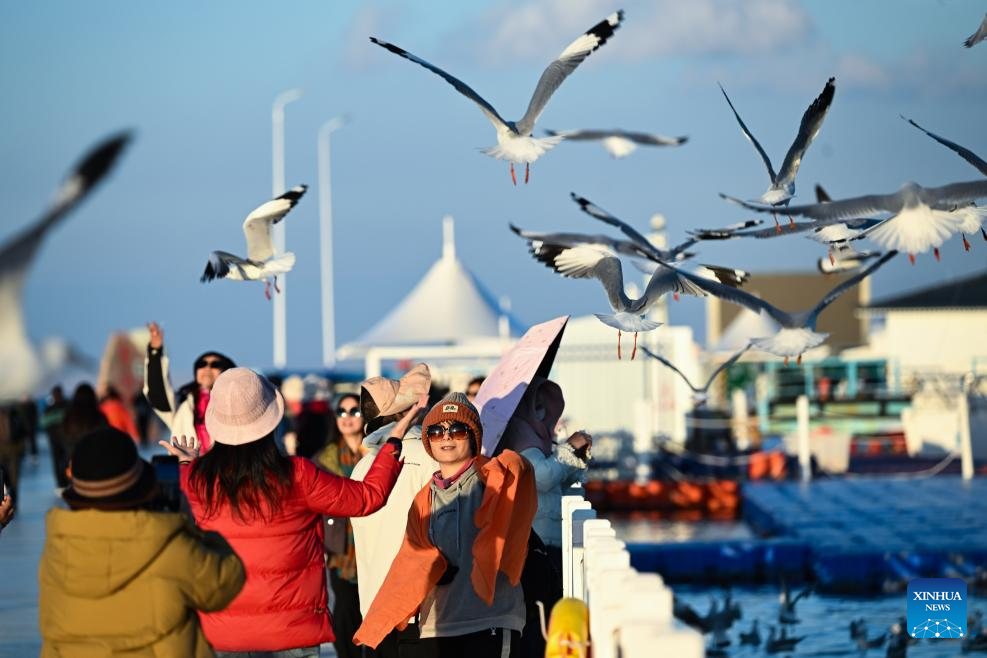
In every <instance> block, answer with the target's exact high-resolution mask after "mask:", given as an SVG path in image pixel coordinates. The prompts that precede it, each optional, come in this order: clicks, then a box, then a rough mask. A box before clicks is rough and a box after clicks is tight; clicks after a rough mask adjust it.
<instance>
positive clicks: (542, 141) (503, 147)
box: [370, 10, 624, 185]
mask: <svg viewBox="0 0 987 658" xmlns="http://www.w3.org/2000/svg"><path fill="white" fill-rule="evenodd" d="M623 20H624V12H623V10H621V11H617V12H614V13H613V14H610V15H609V16H607V17H606V18H605V19H603V20H602V21H600V22H599V23H597V24H596V25H594V26H593V27H591V28H590V29H589V30H587V31H586V33H585V34H583V35H581V36H580V37H579V38H578V39H576V40H575V41H573V42H572V43H570V44H569V45H568V46H567V47H566V49H565V50H563V51H562V54H561V55H559V57H558V59H556V60H555V61H554V62H552V63H551V64H549V65H548V67H547V68H546V69H545V71H544V72H543V73H542V74H541V78H540V79H539V80H538V86H537V87H535V93H534V94H532V96H531V101H530V102H529V103H528V109H527V111H526V112H525V113H524V116H523V117H521V118H520V119H519V120H518V121H507V120H505V119H504V118H503V117H501V116H500V114H498V113H497V110H496V109H494V106H493V105H491V104H490V103H488V102H487V101H486V100H485V99H484V98H483V97H482V96H480V95H479V94H478V93H476V92H475V91H473V89H472V88H471V87H470V86H469V85H467V84H466V83H465V82H463V81H462V80H459V79H458V78H455V77H453V76H451V75H449V74H448V73H446V72H445V71H443V70H442V69H440V68H439V67H437V66H434V65H432V64H429V63H428V62H426V61H425V60H423V59H421V58H420V57H416V56H415V55H412V54H411V53H409V52H408V51H407V50H404V49H403V48H400V47H398V46H395V45H394V44H391V43H387V42H386V41H380V40H379V39H376V38H375V37H370V40H371V41H372V42H374V43H376V44H377V45H378V46H381V47H383V48H386V49H387V50H389V51H391V52H392V53H394V54H395V55H400V56H401V57H404V58H405V59H407V60H410V61H412V62H415V63H416V64H419V65H421V66H423V67H425V68H426V69H428V70H429V71H431V72H432V73H435V74H436V75H438V76H441V77H442V78H443V79H445V81H446V82H448V83H449V84H451V85H452V86H453V87H455V88H456V91H458V92H459V93H461V94H462V95H464V96H466V98H469V99H470V100H472V101H473V102H474V103H476V104H477V105H479V106H480V110H481V111H482V112H483V114H485V115H486V117H487V118H488V119H489V120H490V122H491V123H492V124H493V125H494V128H495V129H496V130H497V146H491V147H490V148H487V149H484V150H483V153H485V154H486V155H489V156H491V157H494V158H497V159H498V160H507V161H508V162H510V164H511V180H513V181H514V184H515V185H517V176H516V174H515V173H514V163H515V162H516V163H518V164H521V163H524V182H525V183H527V182H528V174H529V167H530V165H531V163H532V162H534V161H535V160H537V159H538V158H539V157H541V156H542V155H543V154H544V153H545V152H546V151H548V150H550V149H551V148H552V147H554V146H555V145H556V144H558V143H559V142H560V141H562V137H560V136H558V135H556V136H554V137H544V138H538V137H532V136H531V131H532V130H533V129H534V127H535V121H537V120H538V117H539V115H541V113H542V111H543V110H544V109H545V105H547V104H548V100H549V99H550V98H551V97H552V94H554V93H555V90H556V89H558V88H559V85H561V84H562V82H563V81H564V80H565V79H566V78H567V77H569V75H570V74H571V73H572V72H573V71H575V70H576V67H577V66H579V65H580V64H581V63H582V62H583V60H584V59H586V58H587V57H589V55H590V53H592V52H593V51H594V50H596V49H597V48H599V47H600V46H602V45H603V44H605V43H606V42H607V40H608V39H609V38H610V37H612V36H613V33H614V30H616V29H617V28H618V27H620V24H621V22H622V21H623Z"/></svg>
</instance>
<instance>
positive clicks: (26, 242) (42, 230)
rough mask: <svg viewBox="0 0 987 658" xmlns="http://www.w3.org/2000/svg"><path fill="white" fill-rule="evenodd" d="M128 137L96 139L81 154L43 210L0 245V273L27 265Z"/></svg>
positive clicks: (93, 185) (110, 165) (114, 159)
mask: <svg viewBox="0 0 987 658" xmlns="http://www.w3.org/2000/svg"><path fill="white" fill-rule="evenodd" d="M131 138H132V135H131V133H130V132H122V133H118V134H116V135H113V136H112V137H109V138H107V139H106V140H104V141H102V142H100V143H99V144H97V145H96V146H95V147H93V148H92V149H90V150H89V151H88V152H87V153H86V154H85V155H84V156H83V158H82V160H80V161H79V162H78V163H77V164H76V165H75V167H73V168H72V171H71V173H69V175H68V176H66V177H65V180H63V181H62V183H61V185H59V186H58V189H57V190H56V191H55V197H54V199H53V200H52V202H51V205H49V207H48V210H47V211H45V214H44V215H43V216H41V217H40V218H39V219H37V220H36V221H35V222H34V223H33V224H32V225H30V226H29V227H28V228H26V229H25V230H24V231H22V232H21V233H19V234H18V235H17V237H15V238H13V239H12V240H10V241H9V242H7V243H5V244H3V245H0V276H2V275H6V274H8V273H9V272H12V271H13V270H15V269H22V268H26V267H27V265H28V263H29V262H30V261H31V260H32V259H33V258H34V254H35V253H36V252H37V250H38V248H39V247H40V246H41V242H42V241H43V240H44V236H45V234H47V232H48V230H49V229H51V228H52V227H53V226H54V225H55V224H57V223H58V221H59V220H61V219H62V218H63V217H65V216H66V215H67V214H68V213H69V212H70V211H72V210H73V209H74V208H75V207H76V206H78V205H79V203H81V202H82V200H83V199H85V198H86V196H88V195H89V193H90V192H92V191H93V189H95V188H96V186H97V184H98V183H99V182H100V181H102V180H103V178H105V177H106V174H108V173H109V172H110V170H111V169H112V168H113V165H114V164H116V162H117V160H118V159H119V157H120V154H121V153H122V152H123V149H124V147H126V146H127V144H128V143H129V142H130V140H131Z"/></svg>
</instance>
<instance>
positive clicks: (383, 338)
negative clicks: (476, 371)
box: [337, 217, 524, 360]
mask: <svg viewBox="0 0 987 658" xmlns="http://www.w3.org/2000/svg"><path fill="white" fill-rule="evenodd" d="M442 228H443V244H442V257H441V258H440V259H439V260H438V261H436V262H435V264H433V265H432V267H431V268H430V269H429V271H428V272H427V273H426V274H425V276H424V277H423V278H422V280H421V281H419V282H418V285H416V286H415V287H414V288H413V289H412V290H411V292H409V293H408V295H407V296H406V297H405V298H404V299H403V300H402V301H401V302H400V303H399V304H398V305H397V306H396V307H394V309H393V310H392V311H391V312H390V313H388V314H387V315H385V316H384V317H383V318H382V319H381V320H379V321H378V322H377V324H375V325H374V326H372V327H371V328H370V329H368V330H367V331H366V332H365V333H364V334H363V335H362V336H360V337H359V338H357V339H356V340H355V341H353V342H352V343H348V344H347V345H344V346H343V347H341V348H340V349H339V352H338V355H337V356H338V358H339V359H340V360H344V359H349V358H353V357H356V356H359V355H360V354H361V353H363V352H364V351H365V350H366V349H367V348H369V347H380V346H395V345H456V344H461V343H464V342H468V341H471V340H476V339H484V338H498V337H502V336H503V337H506V336H508V335H509V336H514V337H516V336H520V335H521V334H522V333H524V327H523V325H521V324H520V323H519V322H518V321H517V320H516V319H514V318H513V317H511V315H510V313H509V312H507V311H506V310H501V308H500V306H501V305H500V304H498V303H497V301H496V299H495V298H494V296H493V295H492V294H490V292H489V291H487V289H486V288H485V287H484V286H483V284H482V283H480V281H479V280H478V279H477V278H476V277H475V276H474V275H473V273H472V272H470V271H469V270H468V269H466V267H465V266H464V265H463V264H462V262H460V260H459V259H458V258H456V245H455V240H454V236H453V222H452V217H446V218H445V219H444V220H443V227H442ZM438 300H441V306H442V308H445V309H456V312H455V313H443V314H442V316H441V320H440V321H436V320H435V319H434V318H430V317H428V316H427V311H428V310H429V309H432V308H435V305H436V303H437V301H438ZM504 306H505V307H506V306H507V304H506V300H505V304H504Z"/></svg>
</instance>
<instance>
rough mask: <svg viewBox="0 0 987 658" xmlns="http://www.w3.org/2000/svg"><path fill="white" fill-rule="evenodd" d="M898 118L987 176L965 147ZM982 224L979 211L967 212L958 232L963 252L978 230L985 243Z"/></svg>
mask: <svg viewBox="0 0 987 658" xmlns="http://www.w3.org/2000/svg"><path fill="white" fill-rule="evenodd" d="M898 116H901V118H902V119H904V120H905V121H907V122H908V123H910V124H912V125H913V126H915V127H916V128H918V129H919V130H921V131H922V132H924V133H925V134H926V135H928V136H929V137H931V138H932V139H934V140H936V141H937V142H939V143H940V144H942V145H943V146H945V147H946V148H948V149H950V150H951V151H953V152H954V153H956V154H958V155H959V156H960V157H961V158H963V159H964V160H966V161H967V162H969V163H970V164H971V165H973V166H974V167H975V168H976V169H977V171H979V172H980V173H981V174H983V175H984V176H987V162H984V160H983V159H982V158H981V157H980V156H978V155H977V154H976V153H974V152H973V151H971V150H970V149H968V148H966V147H963V146H960V145H959V144H957V143H956V142H952V141H950V140H948V139H946V138H945V137H940V136H939V135H937V134H935V133H932V132H929V131H928V130H926V129H925V128H923V127H922V126H920V125H918V124H917V123H915V122H914V121H912V120H911V119H909V118H907V117H904V116H902V115H900V114H899V115H898ZM983 222H984V216H983V214H981V213H980V212H979V211H976V210H968V211H967V212H966V213H965V216H964V223H963V226H962V227H961V228H960V231H961V233H962V234H963V249H964V250H965V251H970V242H969V240H967V239H966V234H967V233H976V232H977V229H980V235H981V236H982V237H983V239H984V240H985V241H987V231H985V230H984V227H983Z"/></svg>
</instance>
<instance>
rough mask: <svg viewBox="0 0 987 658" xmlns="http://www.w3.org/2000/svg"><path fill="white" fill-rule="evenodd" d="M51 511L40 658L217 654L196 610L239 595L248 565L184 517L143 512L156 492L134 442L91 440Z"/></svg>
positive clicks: (79, 450) (101, 436)
mask: <svg viewBox="0 0 987 658" xmlns="http://www.w3.org/2000/svg"><path fill="white" fill-rule="evenodd" d="M70 471H71V479H72V480H71V485H70V486H69V487H68V488H67V489H66V490H65V492H64V493H63V494H62V496H63V498H64V499H65V501H66V502H67V503H68V505H69V507H70V508H71V509H69V510H65V509H52V510H51V511H49V512H48V515H47V519H46V522H47V536H46V538H45V547H44V553H43V554H42V556H41V565H40V567H39V580H40V586H41V592H40V599H39V616H40V627H41V637H42V642H43V644H42V649H41V656H42V658H56V657H58V658H63V657H64V658H71V657H74V656H78V657H80V658H89V657H96V656H99V657H101V658H103V657H106V658H109V657H111V656H123V655H126V656H127V657H128V658H139V657H144V656H147V657H151V656H155V657H158V656H188V657H195V658H208V657H211V656H214V655H215V654H214V653H213V650H212V647H210V646H209V643H208V642H207V641H206V638H205V636H204V635H203V634H202V630H201V629H200V628H199V619H198V616H197V615H196V611H197V610H202V611H208V612H211V611H215V610H222V609H223V608H225V607H226V606H227V605H229V603H230V602H231V601H232V600H233V599H234V597H236V595H237V594H239V592H240V589H241V588H242V587H243V583H244V580H245V573H244V570H243V564H242V562H241V561H240V558H238V557H237V556H236V554H235V553H234V552H233V550H232V549H231V548H230V546H229V544H228V543H227V542H226V540H225V539H223V537H222V536H220V535H219V534H217V533H205V532H202V531H201V530H199V529H198V528H196V527H195V525H194V524H193V523H192V521H191V519H190V518H189V517H188V516H187V515H185V514H180V513H170V512H152V511H149V510H146V509H143V507H144V506H145V505H146V504H147V503H148V502H149V501H150V500H151V499H152V498H153V496H154V493H155V489H156V486H157V483H156V479H155V476H154V469H153V468H152V467H151V465H150V464H148V463H147V462H146V461H144V460H142V459H140V457H139V456H138V454H137V449H136V448H135V447H134V442H133V441H132V440H131V439H130V437H129V436H127V435H126V434H124V433H123V432H120V431H118V430H114V429H104V430H99V431H97V432H94V433H92V434H89V435H88V436H86V437H84V438H83V439H82V440H81V442H80V443H79V445H78V446H77V447H76V449H75V452H74V453H73V456H72V462H71V466H70Z"/></svg>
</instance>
